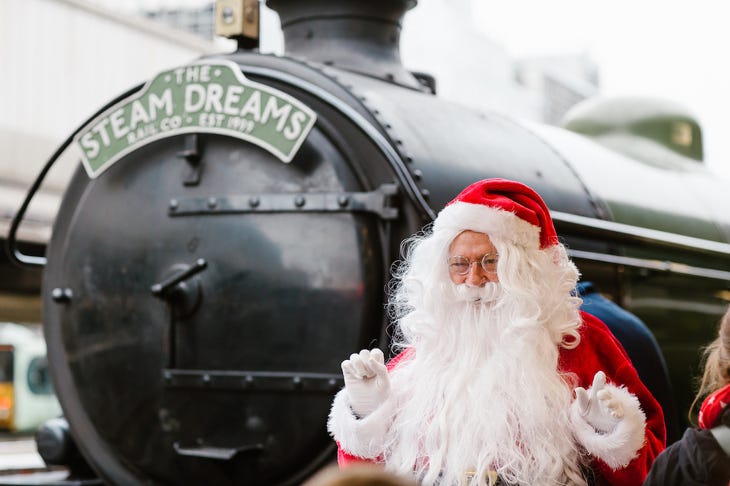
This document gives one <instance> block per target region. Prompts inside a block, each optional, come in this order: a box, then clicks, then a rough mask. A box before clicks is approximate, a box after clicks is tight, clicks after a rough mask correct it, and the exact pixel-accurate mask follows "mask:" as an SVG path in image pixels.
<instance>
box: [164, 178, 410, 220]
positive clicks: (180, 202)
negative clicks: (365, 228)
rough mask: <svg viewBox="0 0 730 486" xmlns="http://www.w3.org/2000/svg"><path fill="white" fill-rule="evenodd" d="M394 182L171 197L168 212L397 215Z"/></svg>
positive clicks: (396, 192) (186, 213)
mask: <svg viewBox="0 0 730 486" xmlns="http://www.w3.org/2000/svg"><path fill="white" fill-rule="evenodd" d="M397 194H398V185H397V184H395V183H386V184H382V185H381V186H380V187H378V188H377V189H376V190H374V191H371V192H340V193H293V194H280V193H279V194H238V195H235V196H210V197H198V198H175V199H171V200H170V203H169V206H168V215H170V216H172V217H176V216H204V215H213V214H242V213H282V212H285V213H298V212H319V213H326V212H354V211H363V212H369V213H375V214H377V215H378V216H379V217H380V218H381V219H385V220H392V219H396V218H398V208H397V207H395V201H394V199H395V198H394V196H396V195H397Z"/></svg>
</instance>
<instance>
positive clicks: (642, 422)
mask: <svg viewBox="0 0 730 486" xmlns="http://www.w3.org/2000/svg"><path fill="white" fill-rule="evenodd" d="M605 387H606V389H609V390H611V394H612V395H613V397H614V398H615V399H616V400H618V401H619V402H620V403H621V405H622V407H623V410H624V417H623V419H621V420H620V421H619V422H618V423H617V424H616V427H615V428H614V429H613V430H612V431H611V432H607V433H601V432H598V431H597V430H596V429H594V428H593V426H592V425H591V424H589V423H588V422H586V421H585V420H584V419H583V417H582V416H581V413H580V410H579V406H578V401H577V400H576V401H574V402H573V403H572V405H571V406H570V421H571V424H572V425H573V434H575V437H576V439H577V440H578V442H579V443H580V444H581V445H582V446H583V447H584V448H585V450H586V451H587V452H588V453H589V454H591V455H592V456H595V457H597V458H599V459H601V460H602V461H603V462H605V463H606V464H607V465H608V466H609V467H610V468H611V469H613V470H616V469H620V468H622V467H625V466H626V465H628V463H629V462H631V460H632V459H633V458H635V457H636V455H637V453H638V452H639V449H641V447H642V446H643V445H644V430H645V428H646V427H645V426H646V416H645V415H644V412H643V411H642V410H641V406H640V405H639V400H638V399H637V398H636V396H634V395H633V394H631V393H630V392H629V391H628V390H626V389H625V388H619V387H617V386H615V385H611V384H606V386H605Z"/></svg>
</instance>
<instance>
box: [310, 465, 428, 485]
mask: <svg viewBox="0 0 730 486" xmlns="http://www.w3.org/2000/svg"><path fill="white" fill-rule="evenodd" d="M302 486H418V483H417V482H416V481H415V480H413V479H410V478H404V477H401V476H397V475H396V474H394V473H391V472H389V471H386V470H385V469H384V468H383V466H380V465H376V464H367V463H363V464H353V465H350V466H347V467H345V468H344V469H338V468H337V466H332V467H328V468H325V469H323V470H321V471H320V472H319V473H317V474H315V475H314V476H313V477H312V478H311V479H309V480H308V481H307V482H305V483H304V484H303V485H302Z"/></svg>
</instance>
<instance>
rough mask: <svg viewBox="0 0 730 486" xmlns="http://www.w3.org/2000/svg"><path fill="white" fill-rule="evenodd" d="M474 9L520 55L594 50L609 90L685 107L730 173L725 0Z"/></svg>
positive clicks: (518, 3) (587, 1)
mask: <svg viewBox="0 0 730 486" xmlns="http://www.w3.org/2000/svg"><path fill="white" fill-rule="evenodd" d="M428 1H444V2H445V3H448V1H449V0H423V2H428ZM473 7H474V11H475V16H474V19H475V23H476V24H477V25H478V27H479V28H480V29H481V30H482V31H483V32H484V33H485V34H487V35H489V36H490V37H492V38H494V39H495V40H497V41H498V42H499V43H501V44H502V45H503V46H504V47H505V48H506V49H507V50H508V51H509V52H510V53H511V54H512V55H514V56H517V57H520V56H532V55H541V54H555V53H556V52H587V53H588V54H589V55H590V57H591V58H592V59H593V60H594V61H595V62H596V63H597V64H598V66H599V68H600V73H601V92H602V94H605V95H647V96H656V97H662V98H668V99H671V100H673V101H676V102H679V103H681V104H683V105H684V106H685V107H687V108H688V109H689V110H691V111H692V112H693V113H695V115H696V116H697V118H698V119H699V121H700V124H701V125H702V127H703V132H704V143H705V160H707V162H708V165H710V166H711V167H713V169H715V170H716V171H718V172H721V173H723V174H724V175H727V176H728V178H730V137H729V136H728V135H727V126H728V115H727V113H728V110H730V63H728V61H727V59H728V56H727V50H728V48H730V34H728V32H729V30H730V29H728V27H727V22H728V16H727V14H726V13H725V12H726V4H725V2H715V1H709V0H699V1H696V2H687V1H680V0H611V1H610V2H605V1H604V2H596V1H592V0H549V1H547V0H545V1H543V0H507V1H504V0H502V1H496V0H474V1H473Z"/></svg>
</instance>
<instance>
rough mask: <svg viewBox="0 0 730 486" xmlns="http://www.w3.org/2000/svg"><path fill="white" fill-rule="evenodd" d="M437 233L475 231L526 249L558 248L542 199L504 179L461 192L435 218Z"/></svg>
mask: <svg viewBox="0 0 730 486" xmlns="http://www.w3.org/2000/svg"><path fill="white" fill-rule="evenodd" d="M440 230H452V231H458V232H461V231H464V230H472V231H478V232H480V233H486V234H488V235H492V236H498V237H500V238H505V239H507V240H508V241H513V242H514V243H515V244H518V245H522V246H525V247H528V248H529V247H534V248H537V247H539V248H540V249H544V248H547V247H551V246H554V245H557V244H558V236H557V234H556V233H555V227H554V226H553V220H552V218H551V217H550V211H549V210H548V208H547V206H546V205H545V202H544V201H543V200H542V198H541V197H540V196H539V195H538V194H537V193H536V192H535V191H534V190H533V189H532V188H530V187H528V186H526V185H524V184H522V183H520V182H515V181H510V180H506V179H484V180H481V181H479V182H475V183H474V184H471V185H470V186H468V187H467V188H466V189H464V190H463V191H461V193H460V194H459V195H458V196H456V198H454V200H453V201H451V202H450V203H448V204H447V205H446V207H445V208H444V209H443V210H441V212H440V213H439V214H438V217H437V218H436V221H435V222H434V232H436V231H440Z"/></svg>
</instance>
